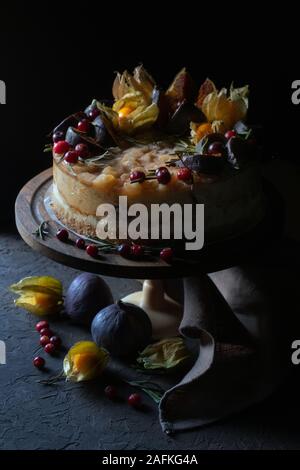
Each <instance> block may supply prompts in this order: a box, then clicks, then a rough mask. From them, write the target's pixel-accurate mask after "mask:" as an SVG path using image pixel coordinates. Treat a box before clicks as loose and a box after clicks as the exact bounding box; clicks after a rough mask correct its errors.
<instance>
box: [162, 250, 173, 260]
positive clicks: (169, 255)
mask: <svg viewBox="0 0 300 470" xmlns="http://www.w3.org/2000/svg"><path fill="white" fill-rule="evenodd" d="M159 256H160V259H162V260H163V261H165V262H166V263H171V262H172V259H173V250H172V248H163V249H162V250H161V252H160V254H159Z"/></svg>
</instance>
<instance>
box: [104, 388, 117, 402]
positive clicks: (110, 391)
mask: <svg viewBox="0 0 300 470" xmlns="http://www.w3.org/2000/svg"><path fill="white" fill-rule="evenodd" d="M104 393H105V395H106V396H107V397H108V398H109V399H110V400H114V399H115V398H116V397H117V395H118V391H117V389H116V387H114V386H113V385H107V387H105V389H104Z"/></svg>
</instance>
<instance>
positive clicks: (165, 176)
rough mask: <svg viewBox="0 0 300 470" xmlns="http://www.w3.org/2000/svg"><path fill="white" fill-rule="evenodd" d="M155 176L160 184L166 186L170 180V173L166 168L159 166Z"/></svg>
mask: <svg viewBox="0 0 300 470" xmlns="http://www.w3.org/2000/svg"><path fill="white" fill-rule="evenodd" d="M155 176H156V179H157V181H158V182H159V183H160V184H168V183H169V181H170V180H171V173H170V172H169V170H168V168H166V167H164V166H161V167H160V168H158V169H157V170H156V172H155Z"/></svg>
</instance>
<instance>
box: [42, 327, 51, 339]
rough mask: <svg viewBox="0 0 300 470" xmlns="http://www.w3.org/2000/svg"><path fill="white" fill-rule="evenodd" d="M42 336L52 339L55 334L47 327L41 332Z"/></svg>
mask: <svg viewBox="0 0 300 470" xmlns="http://www.w3.org/2000/svg"><path fill="white" fill-rule="evenodd" d="M40 335H41V336H48V338H51V336H53V332H52V331H51V330H50V329H49V328H48V327H47V328H42V329H41V331H40Z"/></svg>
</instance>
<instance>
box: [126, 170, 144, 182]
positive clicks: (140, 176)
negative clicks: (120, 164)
mask: <svg viewBox="0 0 300 470" xmlns="http://www.w3.org/2000/svg"><path fill="white" fill-rule="evenodd" d="M145 178H146V175H145V173H144V172H143V171H132V172H131V173H130V175H129V179H130V181H131V183H142V182H143V181H145Z"/></svg>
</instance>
